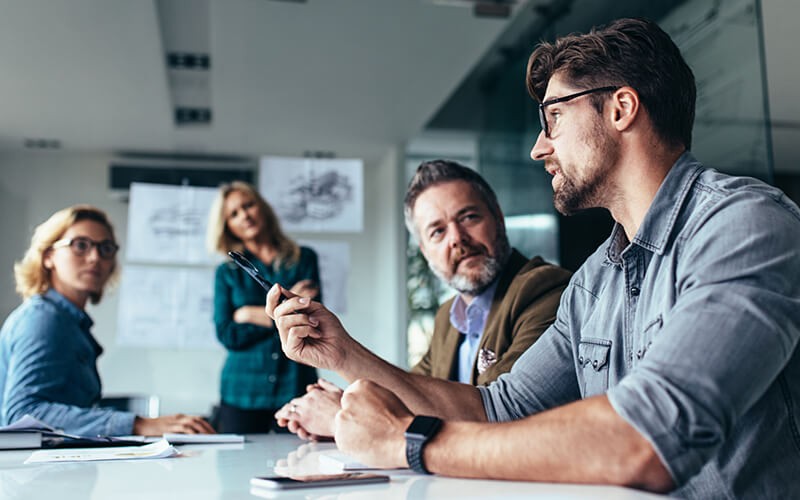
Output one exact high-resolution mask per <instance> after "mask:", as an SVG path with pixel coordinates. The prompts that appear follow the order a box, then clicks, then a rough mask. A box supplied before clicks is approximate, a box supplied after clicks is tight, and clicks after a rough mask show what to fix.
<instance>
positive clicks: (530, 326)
mask: <svg viewBox="0 0 800 500" xmlns="http://www.w3.org/2000/svg"><path fill="white" fill-rule="evenodd" d="M569 278H570V273H569V271H567V270H565V269H563V268H560V267H557V266H554V265H551V264H548V263H547V262H545V261H544V260H543V259H542V258H541V257H534V258H533V259H531V260H527V259H526V258H525V257H524V256H523V255H522V254H521V253H519V252H518V251H517V250H516V249H513V250H512V252H511V256H510V257H509V259H508V262H507V264H506V265H505V267H504V268H503V271H502V274H501V275H500V277H499V282H498V284H497V289H496V291H495V294H494V298H493V299H492V306H491V309H490V311H489V316H488V318H487V319H486V324H485V326H484V330H483V335H482V336H481V340H480V344H479V347H478V356H477V357H476V359H475V362H474V363H473V366H472V377H471V380H470V383H471V384H472V385H486V384H488V383H489V382H492V381H493V380H495V379H496V378H497V377H499V376H500V375H502V374H503V373H505V372H507V371H509V370H510V369H511V367H512V366H513V365H514V362H515V361H516V360H517V358H519V357H520V355H521V354H522V353H523V352H525V350H526V349H527V348H528V347H530V345H531V344H533V343H534V342H536V340H537V339H538V338H539V336H541V335H542V333H543V332H544V331H545V330H546V329H547V327H548V326H550V324H551V323H552V322H553V321H554V320H555V318H556V310H557V309H558V302H559V299H560V298H561V292H563V291H564V288H565V287H566V286H567V282H568V281H569ZM455 299H456V297H453V298H451V299H450V300H448V301H447V302H445V303H444V304H442V306H441V307H439V310H438V311H437V313H436V320H435V322H434V328H433V337H432V338H431V344H430V347H429V349H428V352H427V353H426V354H425V356H423V357H422V359H421V360H420V361H419V363H417V364H416V365H415V366H414V368H412V369H411V371H412V372H414V373H421V374H423V375H430V376H433V377H438V378H444V379H449V380H458V376H457V373H458V362H459V359H458V351H459V346H460V343H461V342H462V340H463V335H462V334H461V333H460V332H459V331H458V330H457V329H456V328H455V327H454V326H453V325H452V324H451V322H450V309H451V307H452V305H453V302H454V301H455Z"/></svg>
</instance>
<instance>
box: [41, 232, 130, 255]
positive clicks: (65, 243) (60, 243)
mask: <svg viewBox="0 0 800 500" xmlns="http://www.w3.org/2000/svg"><path fill="white" fill-rule="evenodd" d="M79 240H80V241H85V242H87V243H89V248H88V249H87V250H86V252H85V253H80V252H79V251H78V250H76V249H75V248H73V247H72V243H73V242H76V241H79ZM107 244H110V245H111V246H112V247H113V248H114V251H113V252H112V253H111V255H108V256H106V255H103V251H102V250H101V249H100V246H101V245H107ZM64 247H69V249H70V251H72V253H73V254H75V255H77V256H78V257H83V256H85V255H88V254H89V253H90V252H91V251H92V249H93V248H97V255H98V256H99V257H100V258H101V259H103V260H111V259H113V258H114V257H116V255H117V252H118V251H119V245H117V244H116V242H114V240H103V241H94V240H93V239H91V238H89V237H87V236H75V237H74V238H63V239H60V240H57V241H54V242H53V244H52V245H50V248H53V249H56V248H64Z"/></svg>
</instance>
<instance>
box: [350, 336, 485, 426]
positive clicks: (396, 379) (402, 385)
mask: <svg viewBox="0 0 800 500" xmlns="http://www.w3.org/2000/svg"><path fill="white" fill-rule="evenodd" d="M342 366H343V367H342V368H341V369H340V370H339V374H340V375H342V376H343V377H344V378H345V379H346V380H348V381H349V382H353V381H354V380H357V379H368V380H371V381H373V382H375V383H377V384H379V385H381V386H383V387H385V388H387V389H389V390H390V391H392V392H393V393H395V395H396V396H397V397H398V398H400V400H401V401H402V402H403V403H404V404H405V405H406V406H407V407H408V408H409V409H410V410H411V411H412V412H413V413H414V414H417V415H436V416H439V417H441V418H444V419H453V420H462V421H463V420H467V421H480V422H483V421H486V412H485V411H484V409H483V402H482V400H481V396H480V393H479V392H478V390H477V389H476V388H475V387H473V386H471V385H467V384H460V383H457V382H451V381H448V380H442V379H437V378H433V377H428V376H424V375H418V374H414V373H409V372H407V371H405V370H402V369H400V368H398V367H396V366H394V365H392V364H391V363H388V362H386V361H384V360H383V359H381V358H380V357H378V356H376V355H375V354H373V353H372V352H370V351H369V350H368V349H366V348H365V347H364V346H362V345H361V344H356V347H354V348H353V349H352V350H350V351H349V353H348V357H347V359H346V360H345V362H344V363H343V364H342Z"/></svg>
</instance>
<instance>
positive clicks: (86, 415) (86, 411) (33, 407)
mask: <svg viewBox="0 0 800 500" xmlns="http://www.w3.org/2000/svg"><path fill="white" fill-rule="evenodd" d="M7 414H8V416H9V420H11V421H13V420H17V419H19V418H21V417H22V416H23V415H25V414H30V415H32V416H34V417H36V418H38V419H39V420H41V421H43V422H45V423H47V424H49V425H51V426H53V427H55V428H56V429H61V430H63V431H64V432H67V433H69V434H76V435H80V436H97V435H104V436H119V435H126V434H131V432H132V430H133V421H134V418H135V415H134V414H133V413H129V412H123V411H115V410H111V409H106V408H82V407H79V406H74V405H69V404H65V403H59V402H55V401H48V400H44V399H40V398H37V397H26V398H20V399H18V400H15V401H11V402H10V405H9V409H8V411H7Z"/></svg>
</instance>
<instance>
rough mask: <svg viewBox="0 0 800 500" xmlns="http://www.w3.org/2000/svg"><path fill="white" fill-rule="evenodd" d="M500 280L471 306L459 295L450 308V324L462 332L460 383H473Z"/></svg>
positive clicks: (459, 349)
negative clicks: (477, 358) (474, 370)
mask: <svg viewBox="0 0 800 500" xmlns="http://www.w3.org/2000/svg"><path fill="white" fill-rule="evenodd" d="M497 283H498V280H497V279H496V280H494V283H492V284H491V285H489V287H488V288H487V289H486V290H484V291H483V292H481V294H480V295H478V296H477V297H475V298H474V299H472V302H470V304H469V305H467V303H466V302H465V301H464V299H462V298H461V295H460V294H459V295H457V296H456V298H455V300H454V301H453V304H452V305H451V306H450V324H451V325H453V328H455V329H456V330H458V331H459V332H461V337H462V338H461V345H460V346H459V348H458V381H459V382H462V383H464V384H470V383H472V370H473V368H474V367H475V356H477V354H478V346H479V345H480V343H481V336H482V335H483V329H484V327H486V318H488V317H489V310H490V309H491V308H492V299H493V298H494V292H495V290H497Z"/></svg>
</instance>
